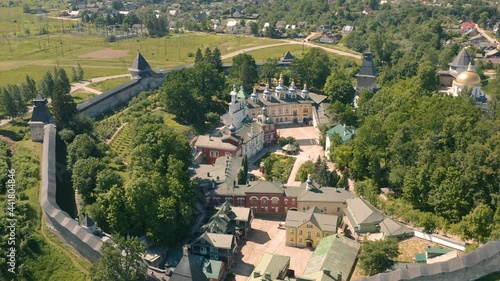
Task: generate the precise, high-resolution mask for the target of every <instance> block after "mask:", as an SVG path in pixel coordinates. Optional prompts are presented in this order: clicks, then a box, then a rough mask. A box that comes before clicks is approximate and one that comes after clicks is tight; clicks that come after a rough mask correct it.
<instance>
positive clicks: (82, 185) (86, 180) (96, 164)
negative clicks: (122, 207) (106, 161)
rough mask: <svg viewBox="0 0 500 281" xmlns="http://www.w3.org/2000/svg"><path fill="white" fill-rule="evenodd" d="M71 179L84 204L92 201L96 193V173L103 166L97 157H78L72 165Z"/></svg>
mask: <svg viewBox="0 0 500 281" xmlns="http://www.w3.org/2000/svg"><path fill="white" fill-rule="evenodd" d="M72 168H73V169H72V174H71V181H72V182H73V188H75V189H76V190H78V193H79V194H80V196H81V197H82V200H83V202H84V203H85V204H88V203H92V202H93V201H94V200H95V198H96V194H95V193H94V189H95V187H96V184H97V182H96V181H97V173H98V171H99V170H102V169H103V168H104V166H103V164H102V162H101V161H100V159H99V158H95V157H89V158H83V159H78V160H77V161H76V162H75V164H74V165H73V167H72Z"/></svg>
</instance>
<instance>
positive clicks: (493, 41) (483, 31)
mask: <svg viewBox="0 0 500 281" xmlns="http://www.w3.org/2000/svg"><path fill="white" fill-rule="evenodd" d="M476 28H477V31H478V32H479V33H481V35H483V36H484V38H486V39H487V40H488V41H489V42H490V43H495V44H496V45H497V48H498V42H497V40H495V38H492V37H491V36H490V35H488V33H486V31H485V30H484V29H482V28H480V27H479V26H478V25H477V24H476Z"/></svg>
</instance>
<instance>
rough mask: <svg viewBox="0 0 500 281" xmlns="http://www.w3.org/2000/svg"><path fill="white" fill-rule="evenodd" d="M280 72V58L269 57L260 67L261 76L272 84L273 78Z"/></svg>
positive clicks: (268, 83)
mask: <svg viewBox="0 0 500 281" xmlns="http://www.w3.org/2000/svg"><path fill="white" fill-rule="evenodd" d="M276 73H278V60H277V59H270V58H267V59H266V61H265V62H264V64H263V65H262V66H261V68H260V78H261V79H264V80H265V81H266V83H267V85H269V87H270V86H271V85H272V78H273V77H274V76H275V75H276Z"/></svg>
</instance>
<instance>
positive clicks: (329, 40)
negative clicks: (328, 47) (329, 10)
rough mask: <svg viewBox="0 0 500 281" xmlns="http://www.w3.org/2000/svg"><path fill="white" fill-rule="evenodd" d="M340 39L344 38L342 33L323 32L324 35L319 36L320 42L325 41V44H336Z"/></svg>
mask: <svg viewBox="0 0 500 281" xmlns="http://www.w3.org/2000/svg"><path fill="white" fill-rule="evenodd" d="M340 39H342V35H341V34H338V33H337V34H331V33H326V34H323V36H321V37H320V38H319V42H320V43H325V44H335V43H337V42H338V41H339V40H340Z"/></svg>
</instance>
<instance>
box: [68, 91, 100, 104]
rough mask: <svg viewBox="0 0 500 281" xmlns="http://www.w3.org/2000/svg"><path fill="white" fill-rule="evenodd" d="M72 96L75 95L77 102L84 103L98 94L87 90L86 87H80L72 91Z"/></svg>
mask: <svg viewBox="0 0 500 281" xmlns="http://www.w3.org/2000/svg"><path fill="white" fill-rule="evenodd" d="M71 96H73V99H74V100H75V103H76V104H79V103H82V102H84V101H86V100H89V99H91V98H93V97H95V96H97V95H96V94H94V93H90V92H87V91H85V89H78V90H76V91H74V92H73V93H71Z"/></svg>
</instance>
